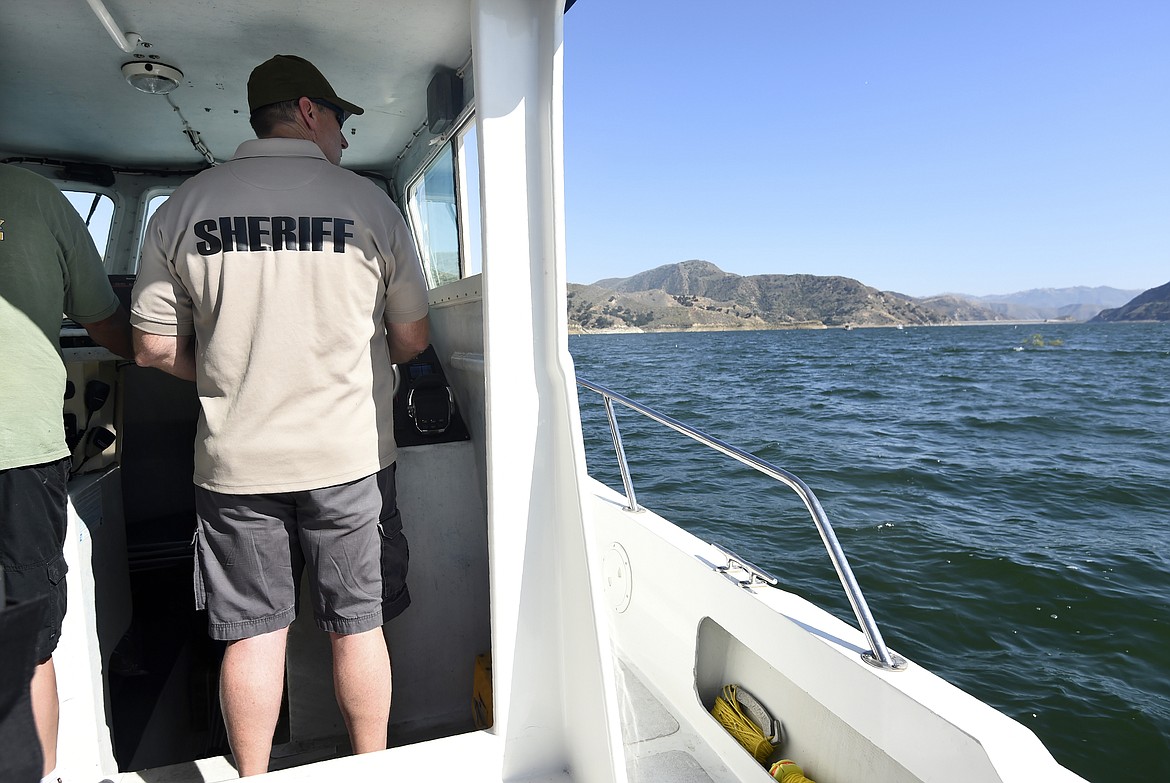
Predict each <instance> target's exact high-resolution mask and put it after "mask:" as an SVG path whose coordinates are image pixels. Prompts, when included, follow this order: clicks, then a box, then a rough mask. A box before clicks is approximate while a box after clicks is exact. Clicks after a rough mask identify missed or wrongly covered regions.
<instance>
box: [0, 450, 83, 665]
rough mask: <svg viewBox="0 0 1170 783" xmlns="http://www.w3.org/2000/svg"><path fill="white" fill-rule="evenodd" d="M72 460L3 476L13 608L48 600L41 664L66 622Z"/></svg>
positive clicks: (1, 514) (2, 517)
mask: <svg viewBox="0 0 1170 783" xmlns="http://www.w3.org/2000/svg"><path fill="white" fill-rule="evenodd" d="M68 482H69V458H68V457H65V458H64V459H61V460H58V461H56V462H49V463H46V464H44V465H29V466H28V467H23V468H9V469H7V470H0V566H2V567H3V569H4V577H3V578H4V586H5V588H6V589H5V592H6V593H7V599H8V601H9V602H10V603H23V602H25V601H31V600H33V599H35V598H40V597H41V596H46V597H47V598H48V601H47V602H46V606H47V609H46V611H45V614H44V623H43V624H42V625H41V627H40V629H39V630H38V632H37V643H36V659H37V661H38V662H39V661H43V660H45V659H47V658H48V657H49V656H51V655H52V654H53V650H55V649H56V648H57V642H58V640H59V639H60V638H61V623H62V622H63V621H64V619H65V607H66V597H67V596H66V591H65V572H66V571H68V570H69V569H68V567H67V566H66V565H65V556H64V553H63V547H64V545H65V527H66V523H67V522H68V504H69V490H68V488H67V486H66V485H67V484H68Z"/></svg>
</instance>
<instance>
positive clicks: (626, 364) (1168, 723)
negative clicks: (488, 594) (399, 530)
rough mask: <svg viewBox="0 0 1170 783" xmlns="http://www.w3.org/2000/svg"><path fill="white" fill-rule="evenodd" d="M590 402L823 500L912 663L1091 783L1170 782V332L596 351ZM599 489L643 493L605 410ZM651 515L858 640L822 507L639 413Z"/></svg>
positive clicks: (819, 336)
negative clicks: (811, 508)
mask: <svg viewBox="0 0 1170 783" xmlns="http://www.w3.org/2000/svg"><path fill="white" fill-rule="evenodd" d="M569 349H570V351H571V353H572V355H573V358H574V360H575V362H576V366H577V373H578V375H580V376H581V377H584V378H587V379H589V380H591V381H594V382H596V383H599V384H601V385H603V386H607V387H609V388H611V389H614V390H615V391H619V392H621V393H623V394H625V395H627V396H629V397H632V398H633V399H635V400H637V401H638V402H641V403H643V404H646V405H649V406H650V407H652V408H655V409H657V410H658V411H660V412H662V413H665V414H667V415H670V416H673V417H674V418H677V419H680V420H682V421H683V422H685V423H687V424H690V425H691V426H693V427H696V428H698V429H700V430H702V431H704V432H706V433H708V434H710V435H713V436H715V437H717V438H720V439H722V440H725V441H727V442H729V443H731V444H733V445H736V446H739V447H740V448H743V449H745V450H747V451H750V452H752V453H754V454H756V455H757V456H759V457H761V458H762V459H765V460H767V461H769V462H771V463H773V464H775V465H778V466H779V467H782V468H785V469H787V470H790V471H792V472H793V473H795V474H797V475H798V476H800V477H801V478H803V479H804V480H805V481H806V482H807V483H808V484H809V485H810V486H811V487H812V488H813V490H814V491H815V492H816V493H817V496H818V497H819V498H820V500H821V503H822V504H823V506H824V508H825V511H826V513H827V514H828V516H829V519H830V520H831V521H832V523H833V525H834V527H835V529H836V531H837V536H838V538H839V539H840V541H841V544H842V546H843V547H844V549H845V552H846V554H847V555H848V556H849V559H850V563H851V565H852V567H853V570H854V572H855V574H856V576H857V580H858V582H859V583H860V585H861V587H862V589H863V590H864V592H865V595H866V598H867V600H868V602H869V604H870V608H871V610H872V611H873V613H874V616H875V617H876V619H877V621H878V623H879V625H880V627H881V629H882V634H883V636H884V637H885V640H886V643H887V644H888V645H889V646H890V647H891V648H892V649H894V650H896V651H897V652H899V653H901V654H902V655H905V656H906V657H908V658H910V659H912V660H914V661H915V662H917V663H919V664H922V665H924V666H926V667H927V668H929V669H931V670H933V671H934V672H935V673H937V674H939V675H940V676H942V677H944V678H946V679H947V680H949V681H951V682H953V683H954V684H956V685H958V686H959V687H961V688H963V689H964V690H966V691H968V692H970V693H972V694H974V695H975V696H977V697H979V698H980V699H982V700H984V701H986V702H988V703H990V704H992V705H994V706H996V707H997V708H999V709H1000V710H1002V711H1004V712H1006V713H1007V714H1009V715H1011V716H1012V717H1014V718H1016V719H1017V720H1019V721H1021V722H1022V723H1023V724H1024V725H1026V726H1028V727H1029V728H1031V729H1032V730H1033V731H1035V732H1036V734H1037V735H1039V737H1040V738H1041V739H1042V740H1043V741H1044V743H1045V744H1046V745H1047V746H1048V748H1049V749H1050V750H1051V752H1052V754H1053V755H1054V756H1055V757H1056V759H1057V760H1058V761H1060V762H1061V763H1062V764H1064V765H1065V766H1067V767H1069V768H1070V769H1072V770H1074V771H1076V772H1077V773H1078V774H1080V775H1082V776H1084V777H1085V778H1087V779H1089V780H1091V781H1102V782H1103V781H1111V780H1126V781H1151V783H1153V782H1155V781H1157V782H1158V783H1161V782H1162V781H1166V780H1170V324H1165V325H1162V324H1100V325H1097V324H1093V325H1090V324H1042V325H1021V326H1014V327H1013V326H973V327H920V328H907V329H905V330H896V329H856V330H852V331H844V330H837V329H834V330H817V331H769V332H714V333H680V334H624V335H623V334H619V335H578V336H573V337H571V338H570V340H569ZM580 393H581V410H582V426H583V428H584V431H585V441H586V452H587V456H588V460H589V467H590V472H591V473H592V474H593V475H594V476H596V477H598V478H599V479H601V480H603V481H604V482H605V483H607V484H608V485H610V486H612V487H614V488H615V489H618V490H619V491H620V490H621V488H622V483H621V478H620V474H619V473H618V470H617V466H616V460H615V457H614V453H613V446H612V443H611V441H610V438H609V429H608V425H607V424H606V420H605V413H604V409H603V407H602V404H601V401H600V397H598V396H597V395H595V394H593V393H592V392H589V391H587V390H584V389H581V390H580ZM616 407H617V410H618V420H619V423H620V425H621V427H622V435H623V439H624V442H625V448H626V453H627V456H628V457H629V461H630V465H631V471H632V474H633V480H634V487H635V490H636V492H637V495H638V500H639V502H640V503H641V504H643V505H646V506H648V507H650V508H652V509H654V510H655V511H657V512H659V513H660V514H662V515H663V516H665V517H666V518H668V519H670V520H672V521H674V522H675V523H676V524H679V525H680V526H682V527H684V528H686V529H688V530H690V531H692V532H694V533H695V534H697V535H699V536H701V537H703V538H705V539H706V540H709V541H713V542H718V543H721V544H724V545H725V546H728V547H730V548H731V549H733V550H735V551H737V552H739V553H740V554H741V555H742V556H744V557H745V558H747V559H749V560H752V561H754V562H755V563H756V564H757V565H759V566H761V567H762V568H764V569H766V570H768V571H770V572H772V573H774V574H776V575H778V576H780V577H781V579H782V582H783V585H784V586H785V588H786V589H790V590H792V591H793V592H796V593H798V594H801V595H804V596H805V597H807V598H809V599H810V600H812V601H814V602H816V603H819V604H821V605H822V606H826V607H827V608H829V609H830V610H831V611H833V612H834V613H835V614H837V615H839V616H840V617H842V618H844V619H847V620H848V621H849V622H850V623H851V624H855V623H856V621H855V620H854V619H853V616H852V612H851V610H850V609H849V605H848V602H847V600H846V599H845V596H844V593H843V591H842V589H841V586H840V583H839V582H838V581H837V577H836V574H835V572H834V571H833V570H832V567H831V565H830V564H829V560H828V556H827V555H826V553H825V550H824V546H823V544H822V543H821V540H820V537H819V536H818V534H817V532H816V528H815V527H814V526H813V524H812V521H811V520H810V518H809V516H808V513H807V512H806V511H805V510H804V507H803V505H802V504H801V503H800V502H799V500H797V499H796V496H795V495H794V494H792V493H791V492H790V491H789V490H787V489H785V488H783V487H781V486H780V485H778V484H776V483H775V482H772V481H770V480H769V479H766V478H764V477H763V476H760V475H759V474H757V473H755V472H754V471H751V470H749V469H747V468H745V467H743V466H741V465H739V463H736V462H733V461H732V460H730V459H727V458H724V457H722V456H720V455H718V454H716V453H715V452H714V451H711V450H708V449H705V448H702V447H700V446H699V445H698V444H695V443H694V442H693V441H691V440H689V439H687V438H685V437H683V436H682V435H679V434H677V433H675V432H673V431H671V430H668V429H666V428H665V427H662V426H661V425H658V424H656V423H654V422H652V421H650V420H647V419H644V418H643V417H641V416H639V415H638V414H636V413H634V412H633V411H630V410H628V409H626V408H623V407H622V406H620V405H619V406H616Z"/></svg>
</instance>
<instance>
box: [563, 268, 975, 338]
mask: <svg viewBox="0 0 1170 783" xmlns="http://www.w3.org/2000/svg"><path fill="white" fill-rule="evenodd" d="M568 296H569V321H570V324H571V325H574V326H576V327H577V328H580V329H614V328H618V329H621V328H638V329H644V330H651V331H652V330H672V329H735V328H748V329H767V328H800V327H806V328H821V327H827V326H893V325H896V324H922V325H925V324H939V323H948V322H949V321H950V316H948V315H945V314H942V313H939V312H937V311H936V310H934V309H932V308H931V307H928V306H924V305H922V304H920V303H919V302H917V301H915V300H914V299H912V298H911V297H908V296H904V295H902V294H898V293H894V292H891V291H879V290H877V289H876V288H872V287H870V286H867V285H864V284H863V283H860V282H858V281H857V280H854V279H852V278H848V277H840V276H820V275H780V274H769V275H752V276H749V277H744V276H742V275H737V274H734V273H731V272H724V271H723V270H722V269H720V268H719V267H717V266H716V265H715V264H712V263H710V262H709V261H701V260H691V261H683V262H681V263H677V264H666V265H663V266H660V267H656V268H654V269H651V270H648V271H646V272H640V273H639V274H636V275H633V276H632V277H624V278H607V279H604V280H599V281H597V282H596V283H594V284H593V285H589V286H581V285H576V284H570V285H569V291H568ZM973 309H978V310H979V311H980V312H979V314H980V316H982V317H981V318H979V320H995V319H996V317H997V316H996V315H995V314H994V313H993V312H992V311H990V310H987V309H985V308H983V309H980V308H977V307H973Z"/></svg>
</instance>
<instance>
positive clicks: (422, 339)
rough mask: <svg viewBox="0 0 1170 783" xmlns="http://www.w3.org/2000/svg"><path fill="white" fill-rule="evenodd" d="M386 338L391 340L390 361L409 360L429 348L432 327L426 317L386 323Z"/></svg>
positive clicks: (396, 362) (400, 361)
mask: <svg viewBox="0 0 1170 783" xmlns="http://www.w3.org/2000/svg"><path fill="white" fill-rule="evenodd" d="M386 339H387V340H389V342H390V361H392V362H394V363H395V364H400V363H402V362H409V361H410V360H411V359H413V358H414V357H416V356H418V355H419V354H420V353H422V352H423V351H425V350H426V349H427V346H428V345H430V343H431V327H430V322H429V321H428V320H427V319H426V317H425V316H424V317H422V318H420V319H419V320H417V321H410V322H408V323H401V324H399V323H389V324H387V325H386Z"/></svg>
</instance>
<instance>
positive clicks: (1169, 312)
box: [1093, 283, 1170, 323]
mask: <svg viewBox="0 0 1170 783" xmlns="http://www.w3.org/2000/svg"><path fill="white" fill-rule="evenodd" d="M1093 321H1095V322H1099V323H1105V322H1119V321H1170V283H1166V285H1160V286H1158V287H1157V288H1151V289H1150V290H1149V291H1144V292H1142V293H1141V294H1139V295H1138V296H1136V297H1134V298H1133V300H1131V301H1129V302H1127V303H1126V304H1124V305H1123V306H1121V307H1117V308H1114V309H1111V310H1102V311H1101V312H1100V313H1098V314H1097V315H1096V317H1094V318H1093Z"/></svg>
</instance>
